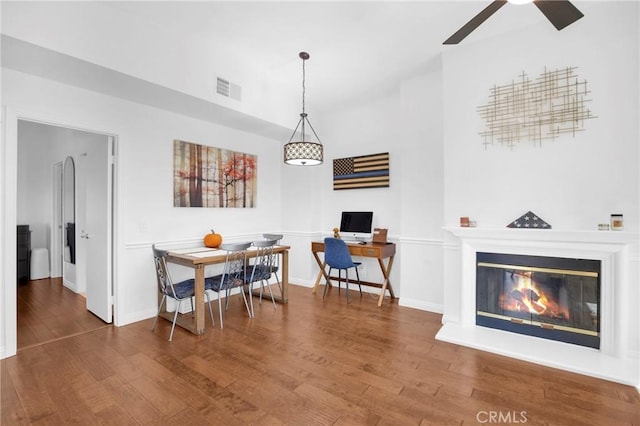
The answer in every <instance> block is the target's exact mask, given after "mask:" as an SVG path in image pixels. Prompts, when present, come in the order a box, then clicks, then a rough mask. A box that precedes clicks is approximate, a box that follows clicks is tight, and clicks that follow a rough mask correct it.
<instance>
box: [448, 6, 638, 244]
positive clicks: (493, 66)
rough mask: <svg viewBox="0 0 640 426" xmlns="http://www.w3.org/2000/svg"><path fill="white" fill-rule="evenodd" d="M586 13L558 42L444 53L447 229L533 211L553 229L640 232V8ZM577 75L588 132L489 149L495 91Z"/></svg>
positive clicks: (515, 37) (487, 44) (470, 46)
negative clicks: (542, 77)
mask: <svg viewBox="0 0 640 426" xmlns="http://www.w3.org/2000/svg"><path fill="white" fill-rule="evenodd" d="M581 10H582V11H583V13H584V14H585V16H586V17H585V18H584V19H581V20H579V21H578V22H576V23H575V24H573V25H571V26H569V27H567V28H565V29H564V30H562V31H560V32H558V31H556V30H555V29H554V28H553V27H552V26H550V25H540V26H537V27H532V28H526V29H523V30H522V31H521V32H518V33H512V34H509V36H508V38H507V37H499V38H496V39H492V40H488V41H483V42H478V43H465V42H463V43H461V44H460V45H457V46H454V47H451V48H448V49H447V50H446V52H445V53H444V72H443V75H444V80H443V83H444V99H445V102H444V117H445V139H444V160H445V187H444V192H445V211H444V214H445V216H444V217H445V224H446V225H453V226H455V225H457V224H458V223H459V217H460V216H469V217H471V218H472V219H475V220H476V221H477V223H478V226H482V227H504V226H506V225H507V224H508V223H509V222H510V221H512V220H513V219H516V218H517V217H519V216H520V215H521V214H523V213H525V212H527V211H528V210H532V211H533V212H535V213H537V214H538V215H540V217H541V218H543V219H544V220H546V221H547V222H548V223H550V224H551V225H552V226H553V228H554V229H582V230H587V229H591V230H595V229H597V224H598V223H608V222H609V216H610V214H611V213H618V212H619V213H623V214H624V216H625V228H626V229H627V230H632V231H638V229H639V223H640V217H639V213H640V210H639V208H640V202H639V201H640V200H639V194H640V176H639V174H638V173H639V168H638V156H639V150H638V140H639V137H638V114H639V110H638V75H639V68H638V3H637V2H584V4H581ZM587 17H588V18H587ZM545 24H546V23H545ZM569 66H571V67H577V71H576V72H577V74H578V75H579V79H580V80H586V81H587V82H588V86H587V87H588V89H589V90H590V91H591V93H590V94H589V97H590V98H591V99H592V102H591V103H589V104H588V106H589V107H590V108H591V110H592V111H593V113H594V114H595V115H596V116H597V118H595V119H591V120H586V121H585V125H584V127H585V130H584V131H583V132H580V133H578V134H576V135H575V137H573V136H572V135H571V134H563V135H561V136H560V137H559V138H558V139H557V140H555V141H542V143H541V146H534V144H533V143H530V142H523V143H521V144H519V145H518V146H516V147H514V148H513V149H509V148H503V147H501V146H499V145H498V146H489V147H487V148H485V146H484V145H483V144H482V142H483V141H482V138H481V137H480V136H479V135H478V133H479V132H480V131H481V130H482V129H483V123H482V122H481V119H480V116H479V114H478V113H477V112H476V109H477V108H478V107H479V106H481V105H485V104H486V103H487V102H488V100H489V89H490V88H491V87H493V86H494V85H504V84H508V83H510V82H511V81H512V80H517V77H518V75H519V74H521V73H522V72H523V71H524V72H526V73H527V74H528V75H529V77H530V78H532V79H533V78H534V77H536V76H537V75H539V74H540V73H542V72H543V71H544V70H545V67H546V69H548V70H555V69H562V68H566V67H569Z"/></svg>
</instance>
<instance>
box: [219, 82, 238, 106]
mask: <svg viewBox="0 0 640 426" xmlns="http://www.w3.org/2000/svg"><path fill="white" fill-rule="evenodd" d="M216 93H217V94H219V95H222V96H226V97H228V98H231V99H235V100H236V101H239V100H240V97H241V96H240V95H241V93H242V88H241V87H240V86H238V85H237V84H233V83H230V82H229V80H225V79H224V78H220V77H217V82H216Z"/></svg>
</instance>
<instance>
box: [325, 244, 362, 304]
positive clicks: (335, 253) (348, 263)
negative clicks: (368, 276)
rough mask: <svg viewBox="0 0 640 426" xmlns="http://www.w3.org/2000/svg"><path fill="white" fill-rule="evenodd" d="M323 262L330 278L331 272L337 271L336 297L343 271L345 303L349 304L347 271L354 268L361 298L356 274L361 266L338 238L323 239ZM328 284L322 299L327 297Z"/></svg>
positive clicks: (358, 277)
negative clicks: (327, 266) (344, 276)
mask: <svg viewBox="0 0 640 426" xmlns="http://www.w3.org/2000/svg"><path fill="white" fill-rule="evenodd" d="M324 261H325V263H326V264H327V265H329V274H328V276H329V277H331V270H332V269H337V270H338V295H339V294H340V282H341V281H342V270H344V271H345V275H346V283H347V303H349V269H350V268H355V270H356V278H357V279H358V287H360V297H362V286H361V285H360V274H358V266H360V265H362V262H354V261H353V259H352V258H351V253H349V247H347V244H346V243H345V242H344V241H342V240H341V239H339V238H325V239H324ZM329 284H330V283H329V282H327V284H326V285H325V286H324V293H323V294H322V299H324V298H325V296H326V295H327V289H328V288H329Z"/></svg>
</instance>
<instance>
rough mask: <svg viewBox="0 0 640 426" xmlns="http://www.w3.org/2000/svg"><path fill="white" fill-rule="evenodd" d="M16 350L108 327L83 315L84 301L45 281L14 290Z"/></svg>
mask: <svg viewBox="0 0 640 426" xmlns="http://www.w3.org/2000/svg"><path fill="white" fill-rule="evenodd" d="M17 299H18V350H21V349H24V348H28V347H30V346H33V345H39V344H42V343H45V342H49V341H52V340H56V339H60V338H65V337H69V336H73V335H76V334H79V333H85V332H87V331H90V330H95V329H97V328H100V327H110V325H108V324H105V323H104V322H103V321H102V320H101V319H99V318H98V317H96V316H94V315H93V314H92V313H91V312H89V311H87V308H86V300H85V298H84V297H82V296H81V295H79V294H76V293H74V292H73V291H71V290H69V289H68V288H66V287H65V286H63V285H62V278H45V279H41V280H34V281H29V282H27V283H26V284H21V285H19V286H18V292H17Z"/></svg>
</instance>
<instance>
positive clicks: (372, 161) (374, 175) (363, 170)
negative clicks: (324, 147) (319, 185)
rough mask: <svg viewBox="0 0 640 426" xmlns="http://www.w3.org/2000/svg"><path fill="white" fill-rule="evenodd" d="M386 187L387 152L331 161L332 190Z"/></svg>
mask: <svg viewBox="0 0 640 426" xmlns="http://www.w3.org/2000/svg"><path fill="white" fill-rule="evenodd" d="M388 187H389V153H388V152H382V153H379V154H372V155H361V156H359V157H348V158H338V159H335V160H333V189H334V190H340V189H358V188H388Z"/></svg>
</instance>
